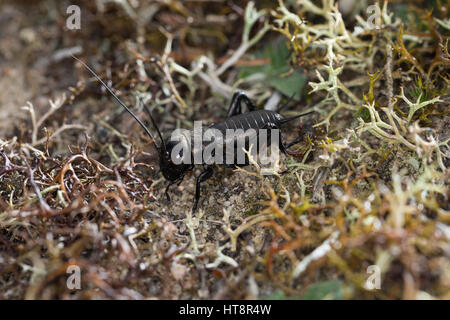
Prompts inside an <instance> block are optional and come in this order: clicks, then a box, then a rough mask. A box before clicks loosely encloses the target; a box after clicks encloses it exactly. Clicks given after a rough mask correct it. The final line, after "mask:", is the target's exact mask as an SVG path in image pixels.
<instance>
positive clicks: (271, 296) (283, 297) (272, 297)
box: [263, 290, 286, 300]
mask: <svg viewBox="0 0 450 320" xmlns="http://www.w3.org/2000/svg"><path fill="white" fill-rule="evenodd" d="M263 300H286V295H285V294H284V292H283V291H281V290H277V291H275V292H273V293H271V294H269V295H268V296H267V297H265V298H263Z"/></svg>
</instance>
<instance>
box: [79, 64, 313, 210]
mask: <svg viewBox="0 0 450 320" xmlns="http://www.w3.org/2000/svg"><path fill="white" fill-rule="evenodd" d="M73 58H74V59H75V60H77V61H78V62H80V63H81V64H82V65H83V66H84V67H85V68H86V69H87V70H88V71H89V72H90V73H91V74H92V75H93V76H94V77H95V78H96V79H97V80H98V81H99V82H100V83H101V84H102V85H103V86H104V87H105V89H106V90H107V91H108V92H109V93H110V94H111V95H112V96H113V97H114V99H115V100H116V101H117V102H118V103H119V105H120V106H122V107H123V108H124V109H125V110H126V111H127V112H128V113H129V114H130V115H131V116H132V117H133V118H134V119H135V120H136V121H137V122H138V123H139V125H140V126H141V127H142V128H143V129H144V130H145V132H146V133H147V135H148V136H149V137H150V138H151V139H152V142H153V144H154V146H155V148H156V150H157V151H158V154H159V166H160V170H161V172H162V174H163V176H164V178H165V179H166V180H168V181H169V184H168V185H167V187H166V190H165V195H166V196H167V198H168V200H169V201H170V196H169V193H168V192H169V187H170V186H172V185H173V184H176V183H181V181H182V180H183V178H184V176H185V174H186V173H188V172H189V171H192V170H193V169H194V164H186V163H180V164H175V163H174V162H173V161H172V158H171V154H172V150H173V148H174V147H175V145H176V144H177V142H176V141H173V140H169V141H167V142H165V141H164V139H163V137H162V134H161V132H160V130H159V128H158V126H157V125H156V122H155V120H154V119H153V117H152V115H151V112H150V110H149V109H148V108H147V106H146V105H145V104H144V109H145V111H146V112H147V114H148V116H149V117H150V120H151V122H152V125H153V126H154V127H155V129H156V131H157V133H158V136H159V140H160V144H158V143H156V140H155V138H154V137H153V134H152V133H151V132H150V130H149V129H148V128H147V127H146V126H145V125H144V123H143V122H142V121H141V120H140V119H139V118H138V117H137V116H136V115H135V114H134V113H133V112H132V111H131V110H130V109H129V108H128V107H127V106H126V105H125V104H124V103H123V102H122V101H121V100H120V99H119V97H117V95H116V94H114V92H113V91H112V89H111V88H110V87H109V86H108V85H107V84H106V83H105V82H104V81H103V80H102V79H101V78H100V77H99V76H98V75H97V74H96V73H95V72H94V71H93V70H92V69H91V68H90V67H89V66H88V65H86V64H85V63H84V62H83V61H81V60H80V59H78V58H76V57H73ZM291 99H292V97H291V98H290V99H289V100H288V102H286V103H285V104H284V105H282V106H281V107H280V108H278V110H277V111H269V110H256V107H255V105H254V104H253V102H252V101H251V100H250V99H249V97H248V96H247V95H245V94H244V93H243V92H240V91H238V92H236V93H235V94H234V95H233V97H232V100H231V103H230V106H229V109H228V113H227V117H226V118H225V119H224V120H222V121H220V122H216V123H213V124H211V125H210V126H209V127H208V128H213V129H217V130H219V131H220V132H221V133H222V134H225V133H226V129H231V128H234V129H243V131H246V130H248V129H255V130H259V129H281V126H282V125H283V124H285V123H287V122H289V121H291V120H294V119H297V118H300V117H302V116H305V115H307V114H310V113H312V112H308V113H303V114H298V115H296V116H293V117H290V118H283V117H282V116H281V114H280V113H279V112H280V111H281V110H282V109H284V108H285V107H286V106H287V105H288V104H289V102H290V100H291ZM243 102H244V103H245V104H246V105H247V108H248V109H249V111H248V112H245V113H243V112H242V103H243ZM302 137H303V135H301V136H299V137H298V138H297V139H295V140H294V141H292V142H290V143H288V144H287V145H285V144H284V143H283V141H282V138H281V132H280V134H279V149H280V151H281V152H283V153H284V154H287V153H288V152H287V149H288V148H289V147H291V146H292V145H294V144H296V143H298V142H300V141H301V139H302ZM237 139H239V136H238V137H237ZM244 139H246V138H244ZM267 144H268V145H270V137H269V139H268V141H267ZM235 145H237V142H236V143H235ZM245 145H246V149H247V150H248V141H247V140H246V141H245ZM181 156H182V155H181ZM248 163H249V162H248V159H246V161H245V163H244V164H237V163H235V164H232V165H227V166H229V167H236V166H245V165H248ZM202 166H203V171H202V173H201V174H200V175H199V176H198V177H197V181H196V188H195V198H194V205H193V208H192V212H195V211H196V209H197V206H198V202H199V199H200V185H201V183H202V182H204V181H206V180H207V179H209V178H211V176H212V175H213V173H214V170H213V166H214V164H206V163H204V164H202Z"/></svg>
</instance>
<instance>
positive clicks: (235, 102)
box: [227, 91, 256, 118]
mask: <svg viewBox="0 0 450 320" xmlns="http://www.w3.org/2000/svg"><path fill="white" fill-rule="evenodd" d="M242 102H245V104H246V105H247V107H248V109H249V111H255V110H256V107H255V105H254V104H253V102H252V101H251V100H250V98H249V97H248V96H247V95H246V94H245V93H244V92H242V91H237V92H236V93H235V94H234V95H233V98H232V99H231V103H230V107H229V109H228V112H227V118H230V117H232V116H236V115H238V114H241V113H242Z"/></svg>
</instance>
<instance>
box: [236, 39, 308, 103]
mask: <svg viewBox="0 0 450 320" xmlns="http://www.w3.org/2000/svg"><path fill="white" fill-rule="evenodd" d="M290 54H291V53H290V52H289V49H288V48H287V46H286V41H284V39H278V40H275V41H270V42H268V43H267V44H266V46H265V47H264V48H262V49H261V50H259V51H257V52H255V53H254V55H253V56H254V57H255V58H256V59H261V58H262V59H267V58H269V59H270V63H269V64H267V65H263V66H253V67H242V68H240V73H239V78H240V79H242V78H247V77H249V76H251V75H253V74H256V73H260V74H263V75H264V77H265V82H266V83H267V85H269V86H271V87H273V88H275V89H277V90H278V91H280V92H281V93H282V94H284V95H286V96H288V97H290V96H292V95H293V94H295V96H294V98H295V99H297V100H299V99H300V98H301V94H302V92H303V88H304V86H305V83H306V76H305V75H304V74H303V72H301V71H300V70H294V71H292V72H289V71H290V70H291V66H290V65H289V61H290V59H291V57H290Z"/></svg>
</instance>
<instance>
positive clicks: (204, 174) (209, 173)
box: [192, 166, 214, 213]
mask: <svg viewBox="0 0 450 320" xmlns="http://www.w3.org/2000/svg"><path fill="white" fill-rule="evenodd" d="M213 173H214V170H213V168H212V167H211V166H206V167H205V170H204V171H203V172H202V173H200V175H199V176H198V177H197V183H196V185H195V198H194V207H193V208H192V212H193V213H194V212H195V211H196V210H197V206H198V201H199V199H200V186H201V183H202V182H203V181H206V180H208V179H209V178H211V176H212V175H213Z"/></svg>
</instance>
